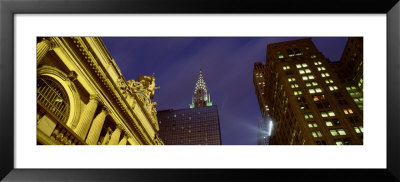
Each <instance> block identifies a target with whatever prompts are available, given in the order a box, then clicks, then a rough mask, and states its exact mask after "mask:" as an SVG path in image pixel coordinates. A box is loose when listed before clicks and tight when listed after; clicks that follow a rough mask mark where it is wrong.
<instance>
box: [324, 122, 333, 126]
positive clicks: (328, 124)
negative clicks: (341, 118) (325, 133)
mask: <svg viewBox="0 0 400 182" xmlns="http://www.w3.org/2000/svg"><path fill="white" fill-rule="evenodd" d="M325 124H326V126H333V124H332V122H331V121H325Z"/></svg>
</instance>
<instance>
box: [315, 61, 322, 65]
mask: <svg viewBox="0 0 400 182" xmlns="http://www.w3.org/2000/svg"><path fill="white" fill-rule="evenodd" d="M321 64H322V63H321V61H315V62H314V65H321Z"/></svg>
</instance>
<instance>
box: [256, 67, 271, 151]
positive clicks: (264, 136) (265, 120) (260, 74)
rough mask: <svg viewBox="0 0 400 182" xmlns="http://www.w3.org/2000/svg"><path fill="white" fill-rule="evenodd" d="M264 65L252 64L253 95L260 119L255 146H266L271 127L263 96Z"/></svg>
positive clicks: (264, 81) (264, 82)
mask: <svg viewBox="0 0 400 182" xmlns="http://www.w3.org/2000/svg"><path fill="white" fill-rule="evenodd" d="M265 68H266V67H265V65H264V64H262V63H261V62H256V63H254V69H253V84H254V88H255V93H256V96H257V100H258V105H259V108H260V113H261V117H262V119H261V120H260V121H259V123H258V133H257V144H258V145H268V141H269V137H270V136H271V130H270V127H271V125H272V120H271V118H270V116H269V114H268V111H269V108H268V105H267V103H266V97H265V96H266V95H265V84H266V77H265V75H266V74H265V71H266V69H265Z"/></svg>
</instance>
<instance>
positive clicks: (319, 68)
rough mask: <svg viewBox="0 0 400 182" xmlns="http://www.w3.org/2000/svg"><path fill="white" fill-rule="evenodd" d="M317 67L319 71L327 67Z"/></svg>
mask: <svg viewBox="0 0 400 182" xmlns="http://www.w3.org/2000/svg"><path fill="white" fill-rule="evenodd" d="M317 69H318V71H324V70H326V69H325V67H323V66H322V67H317Z"/></svg>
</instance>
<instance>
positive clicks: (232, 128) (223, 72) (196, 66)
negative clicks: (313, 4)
mask: <svg viewBox="0 0 400 182" xmlns="http://www.w3.org/2000/svg"><path fill="white" fill-rule="evenodd" d="M296 39H300V38H299V37H283V38H281V37H103V38H102V40H103V42H104V44H105V46H106V47H107V49H108V50H109V52H110V54H111V56H112V57H113V58H114V60H115V62H116V63H117V65H118V67H119V68H120V70H121V72H122V74H123V76H124V78H125V80H131V79H134V80H136V81H137V80H138V76H139V74H142V75H152V74H153V73H155V77H156V86H160V89H159V90H156V91H155V96H154V99H153V101H155V102H157V110H158V111H160V110H165V109H183V108H189V104H190V103H191V102H192V94H193V91H194V87H195V84H196V81H197V78H198V76H199V70H200V69H202V70H203V74H204V79H205V81H206V83H207V86H208V90H209V92H210V94H211V101H212V102H213V104H214V105H217V106H218V112H219V119H220V126H221V135H222V144H223V145H256V144H257V128H258V122H259V120H261V114H260V110H259V107H258V101H257V97H256V95H255V89H254V86H253V66H254V62H262V63H264V64H265V61H266V60H265V58H266V46H267V44H270V43H277V42H283V41H289V40H296ZM312 40H313V42H314V44H315V45H316V46H317V48H318V49H319V50H320V51H321V52H322V53H323V54H324V55H325V56H326V57H328V58H329V59H330V60H332V61H337V60H339V59H340V56H341V54H342V52H343V50H344V47H345V44H346V41H347V38H341V37H340V38H338V37H332V38H327V37H324V38H312Z"/></svg>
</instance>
